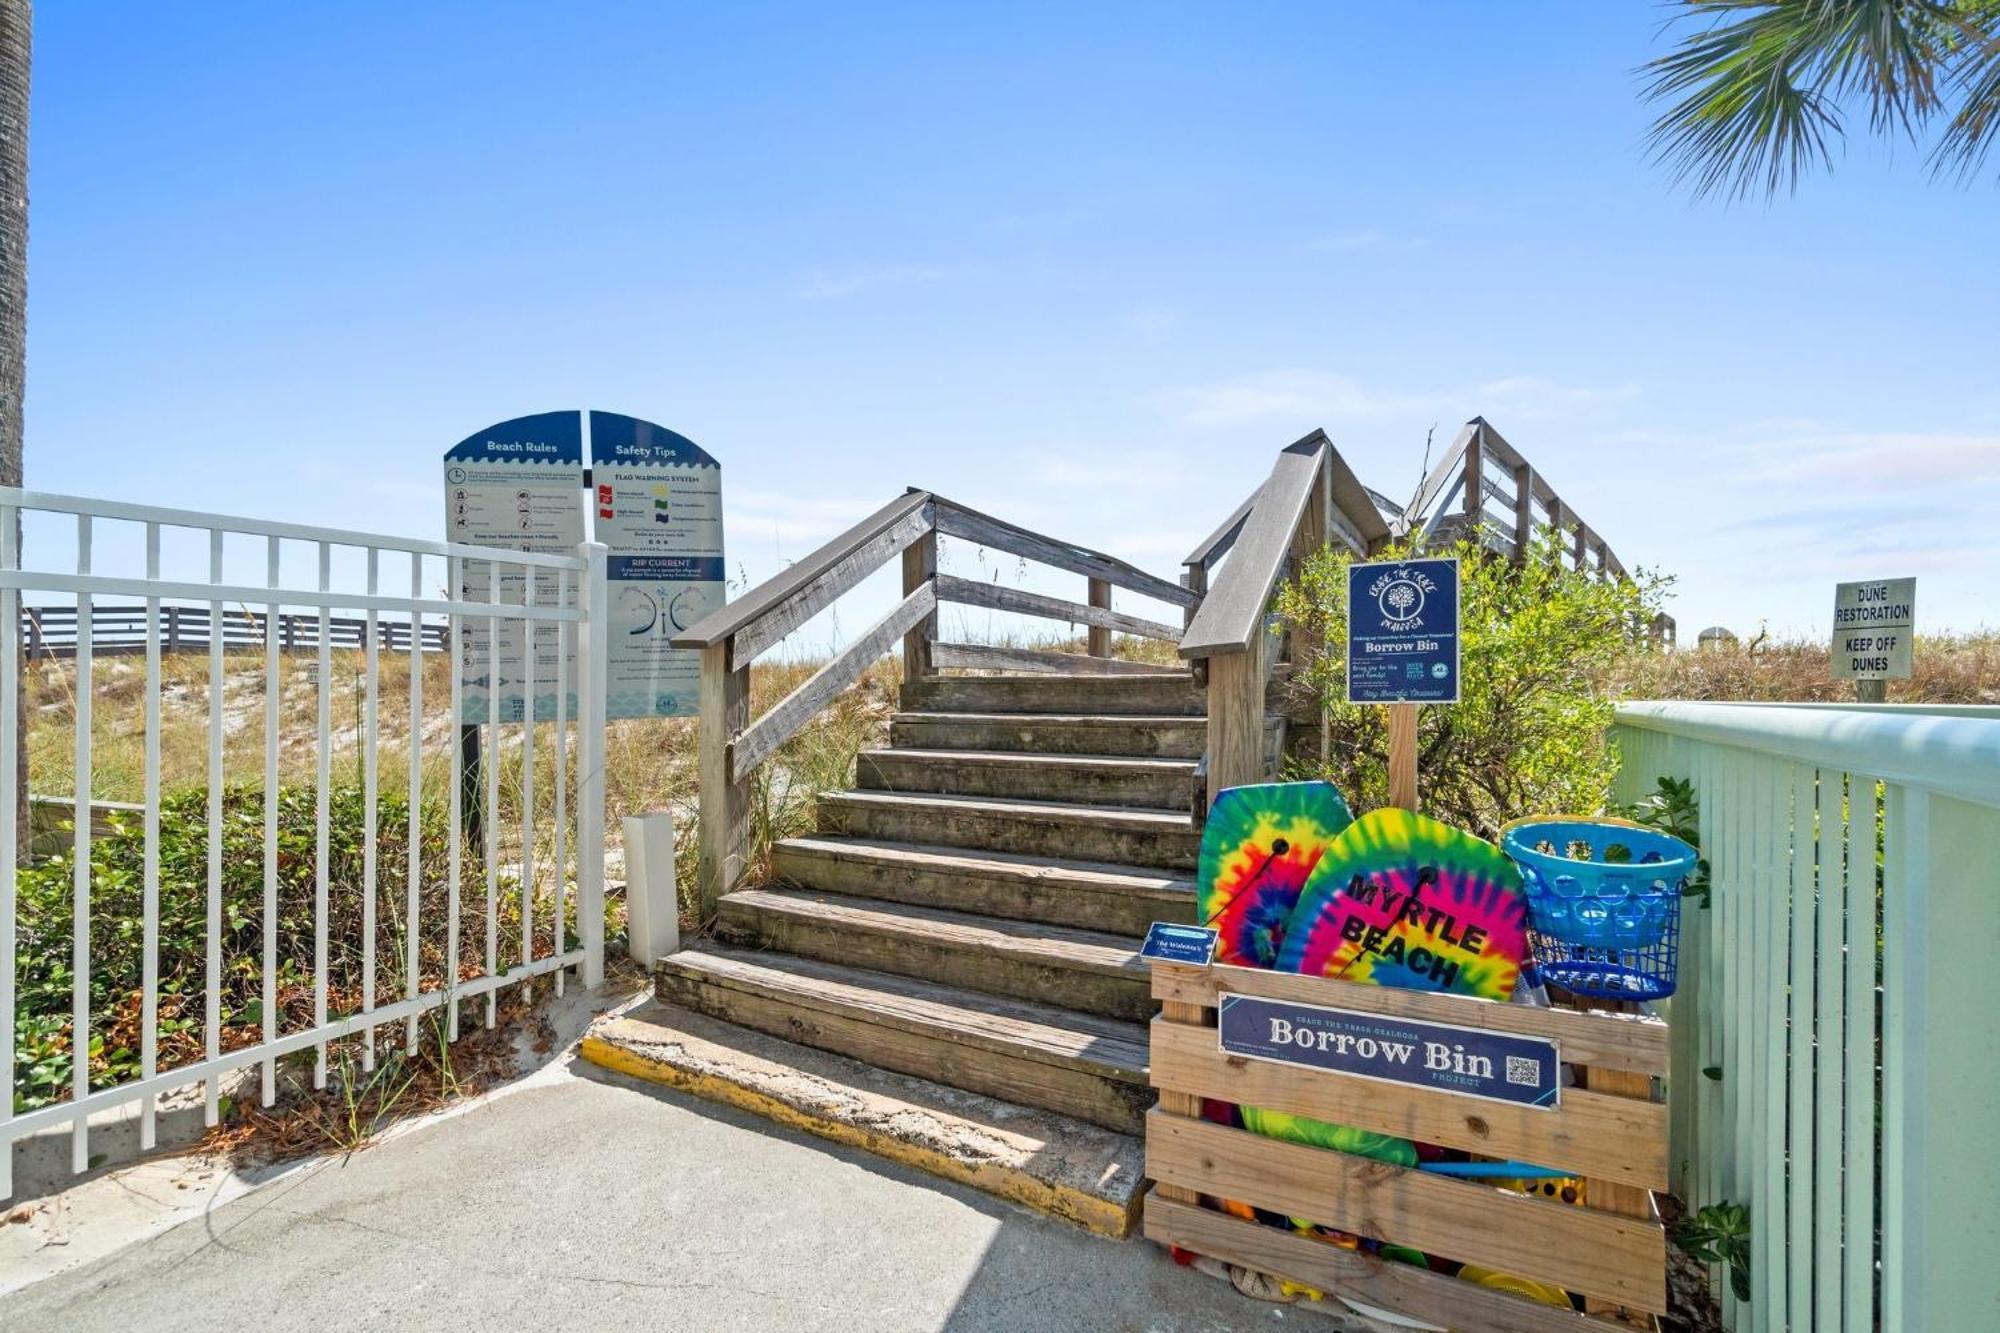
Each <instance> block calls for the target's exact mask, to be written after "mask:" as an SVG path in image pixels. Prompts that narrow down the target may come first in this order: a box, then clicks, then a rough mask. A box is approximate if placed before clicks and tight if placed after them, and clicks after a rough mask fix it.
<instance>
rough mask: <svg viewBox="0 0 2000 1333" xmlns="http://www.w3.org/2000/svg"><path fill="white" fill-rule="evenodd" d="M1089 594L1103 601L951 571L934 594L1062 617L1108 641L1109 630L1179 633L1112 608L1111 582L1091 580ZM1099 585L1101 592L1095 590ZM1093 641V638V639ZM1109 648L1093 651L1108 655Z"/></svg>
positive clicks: (1148, 635) (1161, 635)
mask: <svg viewBox="0 0 2000 1333" xmlns="http://www.w3.org/2000/svg"><path fill="white" fill-rule="evenodd" d="M1091 584H1092V588H1093V591H1092V593H1091V596H1093V597H1098V596H1101V597H1102V599H1103V600H1102V603H1101V604H1100V603H1095V602H1094V603H1092V604H1091V605H1089V606H1085V605H1084V604H1083V603H1082V602H1066V601H1064V600H1063V599H1062V598H1060V597H1047V596H1044V595H1043V594H1041V593H1038V592H1029V591H1028V590H1027V589H1025V588H1009V587H1005V586H1003V585H1001V584H998V583H986V582H983V581H981V580H978V579H962V578H959V577H957V576H956V575H953V574H940V575H938V576H937V596H938V600H939V601H940V602H959V603H962V604H963V605H966V606H984V607H990V608H992V609H993V610H995V611H1013V612H1015V613H1017V614H1019V615H1024V616H1040V617H1042V618H1043V619H1045V620H1062V621H1067V622H1068V623H1070V624H1072V625H1088V626H1090V627H1091V628H1093V629H1102V630H1104V631H1105V640H1106V642H1107V644H1108V643H1109V641H1110V631H1112V630H1123V631H1124V632H1125V633H1127V634H1136V635H1138V636H1139V637H1141V638H1145V639H1178V638H1179V637H1180V634H1179V632H1178V631H1176V630H1175V629H1174V627H1173V626H1171V625H1163V624H1161V623H1160V622H1159V621H1157V620H1147V619H1145V618H1144V617H1143V616H1128V615H1126V614H1124V613H1123V612H1121V611H1113V610H1112V609H1111V585H1110V584H1109V583H1103V582H1102V581H1101V580H1097V579H1093V580H1091ZM1099 586H1102V588H1103V592H1102V593H1101V594H1100V593H1098V592H1096V591H1095V589H1096V588H1097V587H1099ZM1092 642H1095V640H1092ZM1109 653H1110V649H1109V648H1108V647H1107V648H1106V650H1105V652H1103V653H1099V654H1095V655H1096V656H1108V655H1109Z"/></svg>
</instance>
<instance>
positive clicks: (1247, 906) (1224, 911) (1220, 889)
mask: <svg viewBox="0 0 2000 1333" xmlns="http://www.w3.org/2000/svg"><path fill="white" fill-rule="evenodd" d="M1353 822H1354V815H1353V814H1352V813H1351V812H1350V811H1349V810H1348V808H1347V802H1346V801H1345V800H1343V799H1342V798H1341V795H1340V791H1339V789H1337V788H1336V787H1335V786H1334V785H1333V784H1332V783H1331V782H1272V783H1264V784H1259V785H1255V786H1248V787H1231V788H1229V789H1228V790H1227V791H1224V792H1223V793H1221V794H1220V795H1219V796H1217V797H1216V798H1215V804H1214V806H1213V807H1211V808H1210V810H1209V812H1208V822H1207V823H1206V824H1205V825H1203V827H1202V831H1201V862H1200V866H1199V868H1198V870H1197V871H1196V874H1195V908H1196V911H1197V912H1198V913H1199V916H1198V917H1197V919H1198V920H1199V921H1200V922H1201V923H1202V924H1204V925H1208V926H1213V927H1215V930H1216V942H1215V961H1216V962H1218V963H1227V964H1230V965H1231V966H1234V967H1266V968H1268V967H1271V966H1273V965H1275V964H1276V963H1277V961H1278V954H1279V952H1280V951H1281V950H1282V949H1283V947H1284V939H1285V928H1286V927H1287V926H1288V925H1289V924H1290V923H1291V921H1292V919H1293V909H1294V908H1296V907H1297V906H1298V901H1299V893H1300V891H1301V890H1303V889H1304V888H1305V884H1306V880H1307V879H1308V877H1310V876H1311V874H1312V872H1313V869H1314V867H1316V866H1317V865H1318V864H1319V862H1320V858H1321V856H1323V855H1324V854H1325V852H1326V849H1327V848H1328V847H1329V846H1331V845H1332V843H1333V841H1334V839H1335V838H1337V837H1339V836H1340V834H1341V832H1342V831H1343V830H1345V829H1346V828H1347V826H1348V825H1350V824H1352V823H1353Z"/></svg>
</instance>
